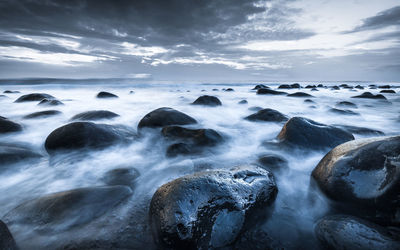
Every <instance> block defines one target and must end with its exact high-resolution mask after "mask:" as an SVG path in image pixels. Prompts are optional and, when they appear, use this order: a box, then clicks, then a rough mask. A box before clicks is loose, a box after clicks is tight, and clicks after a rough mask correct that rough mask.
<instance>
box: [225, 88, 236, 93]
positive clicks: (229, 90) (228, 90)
mask: <svg viewBox="0 0 400 250" xmlns="http://www.w3.org/2000/svg"><path fill="white" fill-rule="evenodd" d="M224 91H226V92H232V91H235V90H234V89H233V88H227V89H225V90H224Z"/></svg>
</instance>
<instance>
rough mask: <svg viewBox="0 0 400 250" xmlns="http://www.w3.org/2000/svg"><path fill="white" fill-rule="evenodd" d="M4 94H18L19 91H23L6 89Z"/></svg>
mask: <svg viewBox="0 0 400 250" xmlns="http://www.w3.org/2000/svg"><path fill="white" fill-rule="evenodd" d="M3 93H4V94H18V93H21V92H19V91H16V90H15V91H13V90H5V91H4V92H3Z"/></svg>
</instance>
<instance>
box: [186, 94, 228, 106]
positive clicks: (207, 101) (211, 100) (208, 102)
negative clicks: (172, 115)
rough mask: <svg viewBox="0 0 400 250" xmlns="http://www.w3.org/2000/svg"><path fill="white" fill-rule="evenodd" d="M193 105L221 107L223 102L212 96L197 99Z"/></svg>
mask: <svg viewBox="0 0 400 250" xmlns="http://www.w3.org/2000/svg"><path fill="white" fill-rule="evenodd" d="M192 104H193V105H205V106H212V107H215V106H221V105H222V103H221V101H220V100H219V99H218V98H217V97H215V96H210V95H203V96H200V97H199V98H197V99H196V100H195V101H194V102H193V103H192Z"/></svg>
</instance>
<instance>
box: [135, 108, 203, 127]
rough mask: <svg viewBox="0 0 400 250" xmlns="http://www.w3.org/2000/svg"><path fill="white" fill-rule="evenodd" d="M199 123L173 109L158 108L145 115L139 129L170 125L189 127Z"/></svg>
mask: <svg viewBox="0 0 400 250" xmlns="http://www.w3.org/2000/svg"><path fill="white" fill-rule="evenodd" d="M196 123H197V121H196V120H195V119H194V118H192V117H190V116H188V115H186V114H184V113H182V112H180V111H178V110H175V109H173V108H167V107H163V108H158V109H156V110H153V111H151V112H150V113H148V114H147V115H145V116H144V117H143V118H142V119H141V120H140V122H139V125H138V129H141V128H145V127H148V128H158V127H164V126H168V125H189V124H196Z"/></svg>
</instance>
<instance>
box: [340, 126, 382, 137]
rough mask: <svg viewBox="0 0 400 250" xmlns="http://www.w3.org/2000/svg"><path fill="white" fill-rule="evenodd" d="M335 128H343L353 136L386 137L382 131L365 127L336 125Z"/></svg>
mask: <svg viewBox="0 0 400 250" xmlns="http://www.w3.org/2000/svg"><path fill="white" fill-rule="evenodd" d="M333 126H335V127H337V128H341V129H343V130H346V131H348V132H349V133H352V134H359V135H376V136H382V135H385V133H383V132H382V131H380V130H376V129H371V128H364V127H357V126H350V125H338V124H334V125H333Z"/></svg>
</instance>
